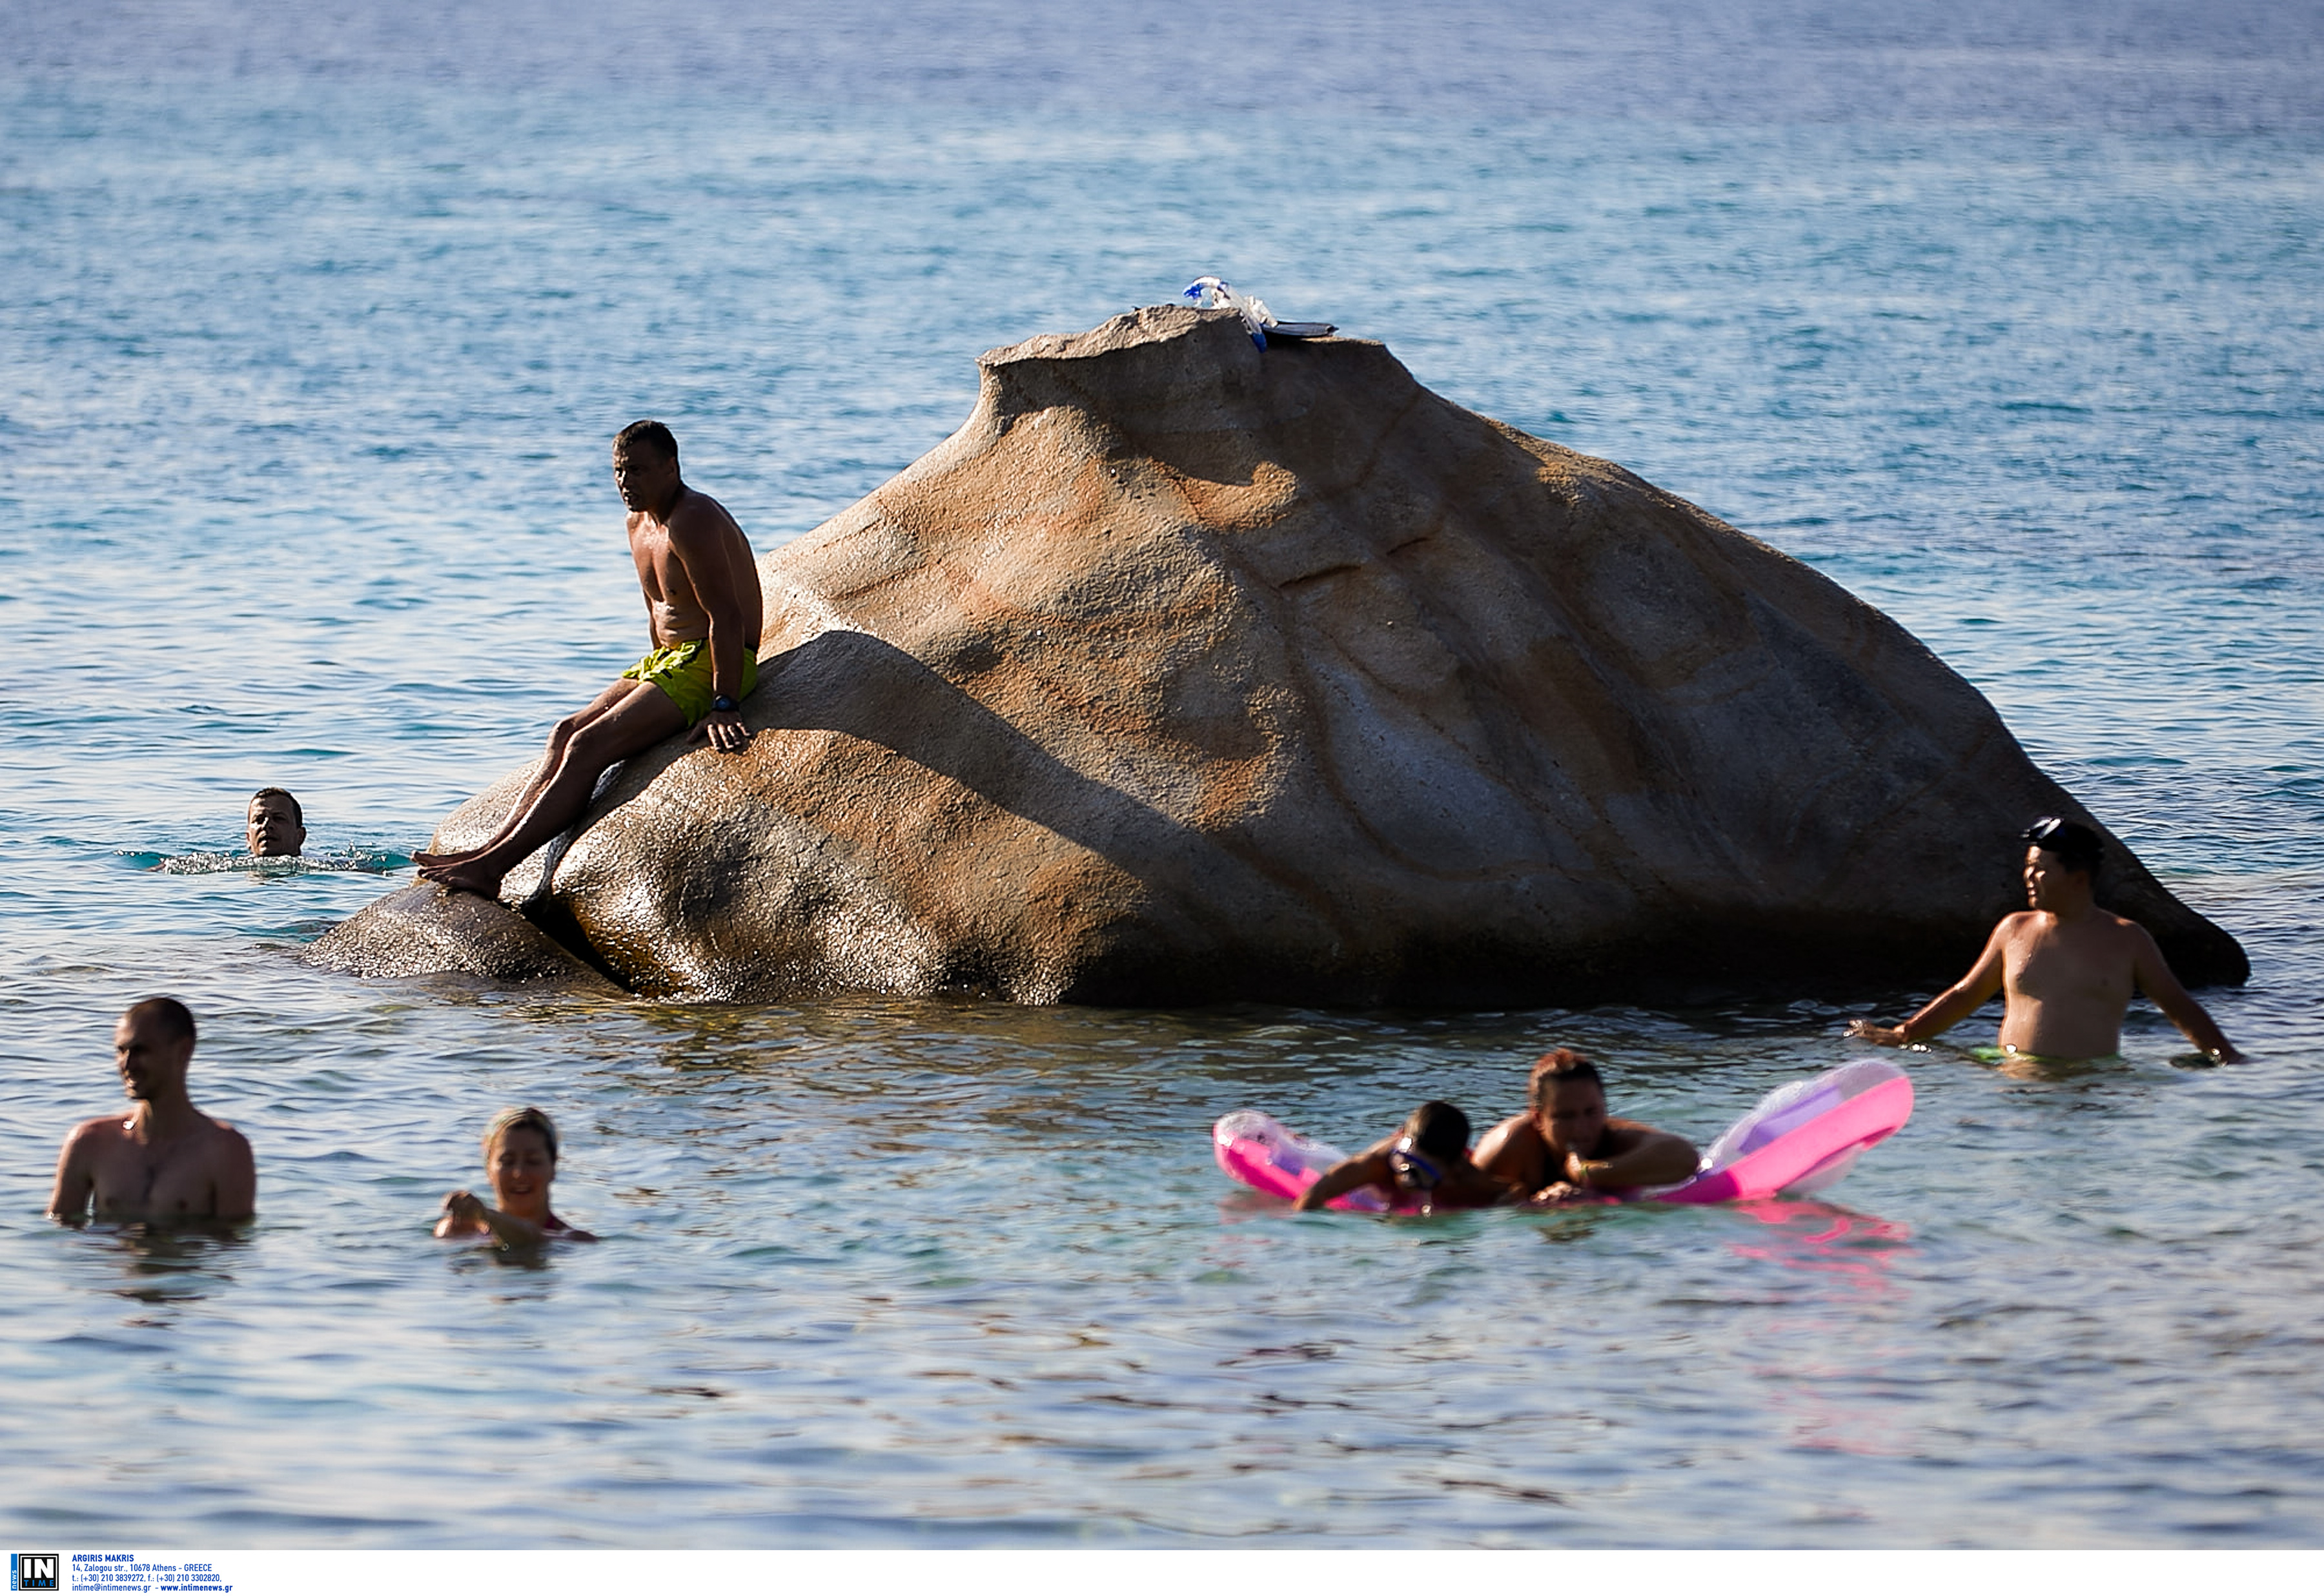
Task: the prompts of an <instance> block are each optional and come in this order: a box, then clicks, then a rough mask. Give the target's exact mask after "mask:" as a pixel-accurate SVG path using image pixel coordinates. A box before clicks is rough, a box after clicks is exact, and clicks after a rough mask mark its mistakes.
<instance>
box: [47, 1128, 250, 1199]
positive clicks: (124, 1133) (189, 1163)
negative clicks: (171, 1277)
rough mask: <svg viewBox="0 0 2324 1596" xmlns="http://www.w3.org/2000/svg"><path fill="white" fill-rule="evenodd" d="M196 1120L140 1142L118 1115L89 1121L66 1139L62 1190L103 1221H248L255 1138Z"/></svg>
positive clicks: (61, 1164) (61, 1180)
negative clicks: (169, 1134) (177, 1130)
mask: <svg viewBox="0 0 2324 1596" xmlns="http://www.w3.org/2000/svg"><path fill="white" fill-rule="evenodd" d="M59 1163H60V1176H61V1177H62V1178H61V1179H60V1187H59V1189H60V1191H61V1192H64V1193H65V1194H66V1195H67V1196H68V1197H71V1196H74V1195H77V1196H78V1200H79V1204H78V1205H79V1208H80V1210H81V1211H83V1212H86V1211H88V1209H92V1208H93V1209H94V1210H95V1212H96V1213H97V1217H98V1218H100V1219H176V1218H182V1219H243V1218H246V1217H248V1215H249V1214H250V1213H251V1212H252V1211H253V1209H254V1207H255V1205H256V1194H257V1187H258V1165H257V1158H256V1157H255V1156H254V1154H253V1153H252V1151H251V1148H250V1139H249V1138H247V1137H245V1136H244V1135H243V1133H242V1132H241V1131H239V1130H235V1128H234V1127H233V1126H232V1125H229V1124H227V1123H226V1121H223V1120H214V1119H211V1118H210V1117H209V1116H208V1114H198V1123H196V1124H195V1125H193V1126H191V1127H190V1128H189V1129H188V1130H184V1131H181V1132H180V1133H179V1134H178V1135H176V1136H172V1137H171V1138H170V1139H167V1140H166V1141H161V1142H149V1141H145V1140H142V1139H139V1138H138V1136H137V1135H136V1134H135V1131H134V1121H133V1120H130V1119H124V1118H123V1117H122V1116H120V1115H117V1114H106V1115H100V1116H98V1117H97V1118H96V1119H94V1120H84V1121H81V1122H80V1123H79V1124H78V1125H76V1126H74V1127H73V1129H72V1130H71V1131H70V1132H69V1134H68V1135H67V1136H66V1137H65V1143H64V1149H63V1151H62V1153H61V1155H60V1158H59Z"/></svg>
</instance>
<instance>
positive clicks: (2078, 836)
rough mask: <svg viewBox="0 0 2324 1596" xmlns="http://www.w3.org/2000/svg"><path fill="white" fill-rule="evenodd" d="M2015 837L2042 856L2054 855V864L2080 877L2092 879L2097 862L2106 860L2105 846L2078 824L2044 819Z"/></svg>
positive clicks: (2047, 816)
mask: <svg viewBox="0 0 2324 1596" xmlns="http://www.w3.org/2000/svg"><path fill="white" fill-rule="evenodd" d="M2019 835H2020V837H2021V838H2022V839H2023V840H2024V841H2025V842H2029V843H2031V844H2033V845H2034V846H2035V847H2037V848H2039V849H2041V850H2042V851H2043V853H2054V854H2056V855H2057V856H2058V863H2061V864H2062V865H2064V866H2065V867H2066V868H2067V869H2068V870H2078V871H2080V872H2082V873H2083V874H2084V875H2095V874H2096V873H2097V872H2098V861H2099V860H2100V859H2102V858H2104V857H2105V856H2106V844H2105V842H2104V841H2103V840H2102V839H2101V838H2100V837H2099V836H2098V833H2097V832H2095V831H2093V830H2091V829H2090V828H2089V826H2084V825H2083V824H2082V823H2081V822H2080V821H2079V820H2065V819H2061V818H2060V817H2059V816H2055V815H2044V816H2042V818H2041V819H2039V820H2036V821H2035V822H2034V823H2033V825H2031V826H2027V827H2026V828H2025V829H2024V831H2023V832H2021V833H2020V834H2019Z"/></svg>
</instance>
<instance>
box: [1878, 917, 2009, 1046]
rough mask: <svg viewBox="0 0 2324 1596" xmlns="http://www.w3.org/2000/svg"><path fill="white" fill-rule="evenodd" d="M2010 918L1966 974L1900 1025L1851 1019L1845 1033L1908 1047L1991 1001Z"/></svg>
mask: <svg viewBox="0 0 2324 1596" xmlns="http://www.w3.org/2000/svg"><path fill="white" fill-rule="evenodd" d="M2008 931H2009V921H2007V920H2004V921H2002V922H2001V924H1999V925H1997V926H1996V927H1994V928H1993V935H1992V936H1988V937H1987V938H1986V942H1985V951H1984V952H1983V953H1981V954H1979V955H1978V958H1977V963H1976V964H1972V965H1970V966H1969V973H1968V974H1966V975H1964V976H1962V977H1961V978H1960V980H1959V981H1957V982H1955V983H1953V984H1952V985H1951V986H1950V987H1948V988H1946V989H1945V990H1944V991H1943V992H1939V993H1938V994H1937V995H1936V997H1935V998H1934V999H1933V1000H1932V1001H1930V1002H1929V1004H1928V1005H1927V1006H1926V1007H1925V1008H1923V1010H1921V1011H1920V1012H1919V1013H1918V1014H1915V1015H1914V1016H1913V1018H1912V1019H1908V1020H1906V1021H1905V1022H1904V1024H1902V1025H1882V1024H1879V1023H1878V1022H1877V1021H1875V1020H1870V1019H1851V1020H1849V1022H1848V1034H1849V1036H1851V1037H1854V1038H1857V1039H1858V1041H1864V1042H1872V1043H1875V1044H1877V1046H1879V1047H1911V1046H1912V1045H1913V1044H1914V1043H1915V1042H1925V1041H1927V1040H1928V1039H1929V1038H1931V1037H1934V1036H1941V1035H1942V1034H1943V1033H1944V1032H1946V1031H1948V1030H1950V1029H1952V1028H1953V1027H1954V1026H1956V1025H1959V1024H1960V1022H1961V1021H1962V1020H1964V1019H1968V1018H1969V1016H1970V1015H1972V1014H1974V1013H1976V1012H1977V1011H1978V1010H1979V1009H1982V1008H1984V1007H1985V1005H1986V1004H1987V1003H1988V1002H1990V1001H1993V997H1994V994H1995V993H1997V992H1999V991H2000V990H2001V972H2002V955H2003V953H2004V950H2005V949H2006V947H2007V946H2008V942H2009V937H2008Z"/></svg>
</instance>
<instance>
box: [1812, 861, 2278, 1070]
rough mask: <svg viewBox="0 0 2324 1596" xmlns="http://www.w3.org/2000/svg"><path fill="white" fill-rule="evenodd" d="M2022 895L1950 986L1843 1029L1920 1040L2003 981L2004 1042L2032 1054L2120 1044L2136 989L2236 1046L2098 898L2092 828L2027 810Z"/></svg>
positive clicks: (2223, 1047) (2134, 930)
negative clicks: (1905, 1015)
mask: <svg viewBox="0 0 2324 1596" xmlns="http://www.w3.org/2000/svg"><path fill="white" fill-rule="evenodd" d="M2024 840H2025V844H2026V847H2025V898H2026V901H2027V902H2029V903H2031V904H2032V905H2033V908H2032V909H2028V910H2026V911H2025V912H2024V913H2022V914H2014V915H2010V916H2008V917H2006V918H2004V919H2003V920H2002V922H2001V924H1999V925H1997V926H1996V927H1994V928H1993V935H1992V936H1991V937H1989V938H1988V939H1987V942H1986V945H1985V952H1984V953H1982V954H1981V955H1978V961H1977V963H1976V964H1975V965H1974V966H1972V967H1971V968H1970V970H1969V973H1968V974H1966V975H1964V976H1962V977H1961V978H1960V981H1958V982H1956V983H1954V984H1953V986H1952V988H1951V989H1950V991H1947V992H1941V993H1940V994H1938V996H1937V998H1936V1001H1933V1002H1932V1003H1930V1004H1929V1005H1928V1007H1926V1008H1924V1009H1923V1010H1921V1011H1920V1012H1919V1013H1918V1014H1915V1015H1914V1016H1913V1018H1912V1019H1908V1020H1906V1021H1905V1022H1904V1024H1902V1025H1879V1024H1876V1023H1875V1022H1873V1021H1872V1020H1869V1019H1858V1020H1855V1021H1853V1022H1851V1023H1850V1024H1849V1028H1848V1034H1849V1036H1851V1037H1857V1038H1861V1039H1862V1040H1864V1041H1867V1042H1877V1043H1878V1044H1880V1045H1881V1046H1882V1047H1909V1046H1910V1045H1912V1044H1913V1043H1914V1042H1925V1041H1927V1040H1928V1039H1929V1038H1932V1037H1933V1036H1936V1035H1937V1034H1939V1033H1940V1032H1941V1031H1943V1030H1945V1029H1948V1028H1949V1027H1950V1026H1953V1025H1955V1024H1958V1023H1959V1022H1960V1021H1961V1020H1963V1019H1968V1018H1969V1015H1971V1014H1973V1013H1975V1012H1976V1011H1977V1010H1978V1009H1979V1008H1982V1007H1983V1006H1984V1005H1985V1003H1986V1002H1987V1001H1988V1000H1989V999H1991V998H1992V996H1993V995H1994V993H1996V992H2000V993H2002V994H2003V995H2004V997H2005V999H2006V1007H2005V1008H2004V1009H2003V1010H2002V1015H2001V1046H2002V1049H2003V1051H2005V1052H2007V1053H2013V1054H2017V1055H2020V1056H2033V1057H2040V1058H2058V1059H2079V1058H2106V1057H2109V1056H2112V1055H2114V1054H2116V1053H2118V1052H2120V1051H2121V1050H2122V1017H2123V1015H2124V1013H2125V1012H2126V1010H2128V1009H2129V1008H2130V999H2131V993H2132V992H2133V991H2134V990H2136V991H2140V992H2144V993H2145V994H2146V995H2147V996H2148V997H2150V998H2153V1000H2154V1005H2155V1007H2156V1008H2158V1009H2160V1010H2163V1013H2165V1014H2167V1015H2169V1016H2170V1017H2171V1022H2172V1024H2173V1025H2176V1026H2177V1027H2178V1028H2179V1029H2181V1030H2182V1031H2185V1032H2186V1033H2187V1039H2188V1040H2189V1041H2190V1042H2192V1043H2194V1044H2195V1046H2196V1047H2200V1048H2201V1049H2202V1050H2203V1051H2204V1052H2205V1053H2207V1054H2209V1056H2211V1057H2213V1058H2214V1059H2217V1060H2218V1062H2219V1063H2221V1064H2235V1063H2238V1062H2240V1061H2241V1060H2242V1058H2243V1055H2242V1054H2240V1053H2238V1052H2236V1047H2235V1044H2234V1043H2232V1042H2230V1041H2228V1040H2227V1038H2226V1037H2225V1036H2224V1035H2222V1034H2221V1033H2220V1030H2219V1028H2218V1025H2216V1024H2214V1023H2213V1022H2212V1019H2211V1017H2210V1015H2209V1014H2208V1013H2206V1012H2205V1011H2204V1010H2203V1005H2202V1004H2200V1003H2199V1002H2197V1001H2195V1000H2194V999H2193V998H2191V997H2190V996H2188V995H2187V989H2186V988H2185V987H2183V986H2181V985H2180V984H2179V979H2178V977H2177V976H2175V975H2173V974H2172V973H2171V966H2170V965H2169V964H2166V963H2164V962H2163V950H2162V949H2161V948H2159V947H2157V946H2154V938H2153V937H2152V936H2148V935H2147V934H2146V932H2145V930H2144V927H2139V926H2136V925H2134V924H2132V923H2131V922H2130V921H2128V920H2126V919H2124V918H2122V917H2121V916H2120V915H2116V914H2108V913H2107V911H2106V910H2105V909H2100V908H2098V902H2097V899H2096V897H2095V896H2094V890H2093V878H2094V877H2095V876H2096V874H2097V872H2098V858H2099V853H2100V851H2101V848H2102V845H2103V844H2101V843H2100V841H2099V838H2098V833H2097V832H2095V831H2093V830H2091V829H2090V828H2089V826H2084V825H2082V824H2080V822H2079V821H2073V820H2059V819H2043V820H2038V821H2036V822H2035V823H2034V824H2033V826H2030V827H2029V828H2028V829H2027V830H2026V832H2025V835H2024Z"/></svg>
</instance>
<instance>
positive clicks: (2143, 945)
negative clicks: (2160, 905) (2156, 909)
mask: <svg viewBox="0 0 2324 1596" xmlns="http://www.w3.org/2000/svg"><path fill="white" fill-rule="evenodd" d="M2137 929H2138V951H2137V953H2136V954H2135V955H2133V957H2132V961H2131V973H2132V975H2133V976H2134V977H2135V978H2136V980H2137V982H2138V990H2139V991H2141V992H2144V993H2145V994H2146V995H2147V996H2148V997H2150V998H2153V1000H2154V1006H2155V1007H2156V1008H2158V1009H2160V1010H2163V1013H2165V1014H2167V1015H2169V1016H2170V1017H2171V1023H2172V1024H2173V1025H2175V1026H2177V1027H2178V1028H2179V1029H2181V1030H2182V1031H2184V1032H2186V1033H2187V1039H2188V1040H2189V1041H2190V1042H2192V1043H2194V1044H2195V1046H2197V1047H2200V1048H2201V1049H2202V1050H2203V1051H2204V1052H2206V1053H2208V1054H2209V1055H2210V1056H2212V1057H2213V1058H2216V1059H2218V1061H2219V1062H2220V1063H2221V1064H2241V1063H2243V1062H2244V1056H2243V1055H2242V1054H2241V1053H2240V1052H2238V1051H2236V1045H2235V1044H2234V1043H2233V1042H2230V1041H2229V1040H2227V1034H2226V1033H2225V1032H2223V1031H2222V1030H2220V1029H2219V1026H2218V1021H2217V1020H2215V1019H2212V1018H2211V1014H2210V1010H2208V1009H2206V1008H2204V1007H2203V1005H2202V1004H2200V1003H2199V1002H2197V1001H2195V999H2194V997H2193V995H2192V994H2190V992H2188V991H2187V989H2186V988H2185V987H2183V986H2181V985H2180V984H2179V977H2177V976H2176V975H2173V974H2172V973H2171V962H2170V961H2169V960H2168V959H2166V958H2164V957H2163V950H2162V949H2161V948H2159V947H2157V946H2155V945H2154V938H2153V937H2152V936H2148V935H2147V934H2146V930H2145V928H2144V927H2138V928H2137Z"/></svg>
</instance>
